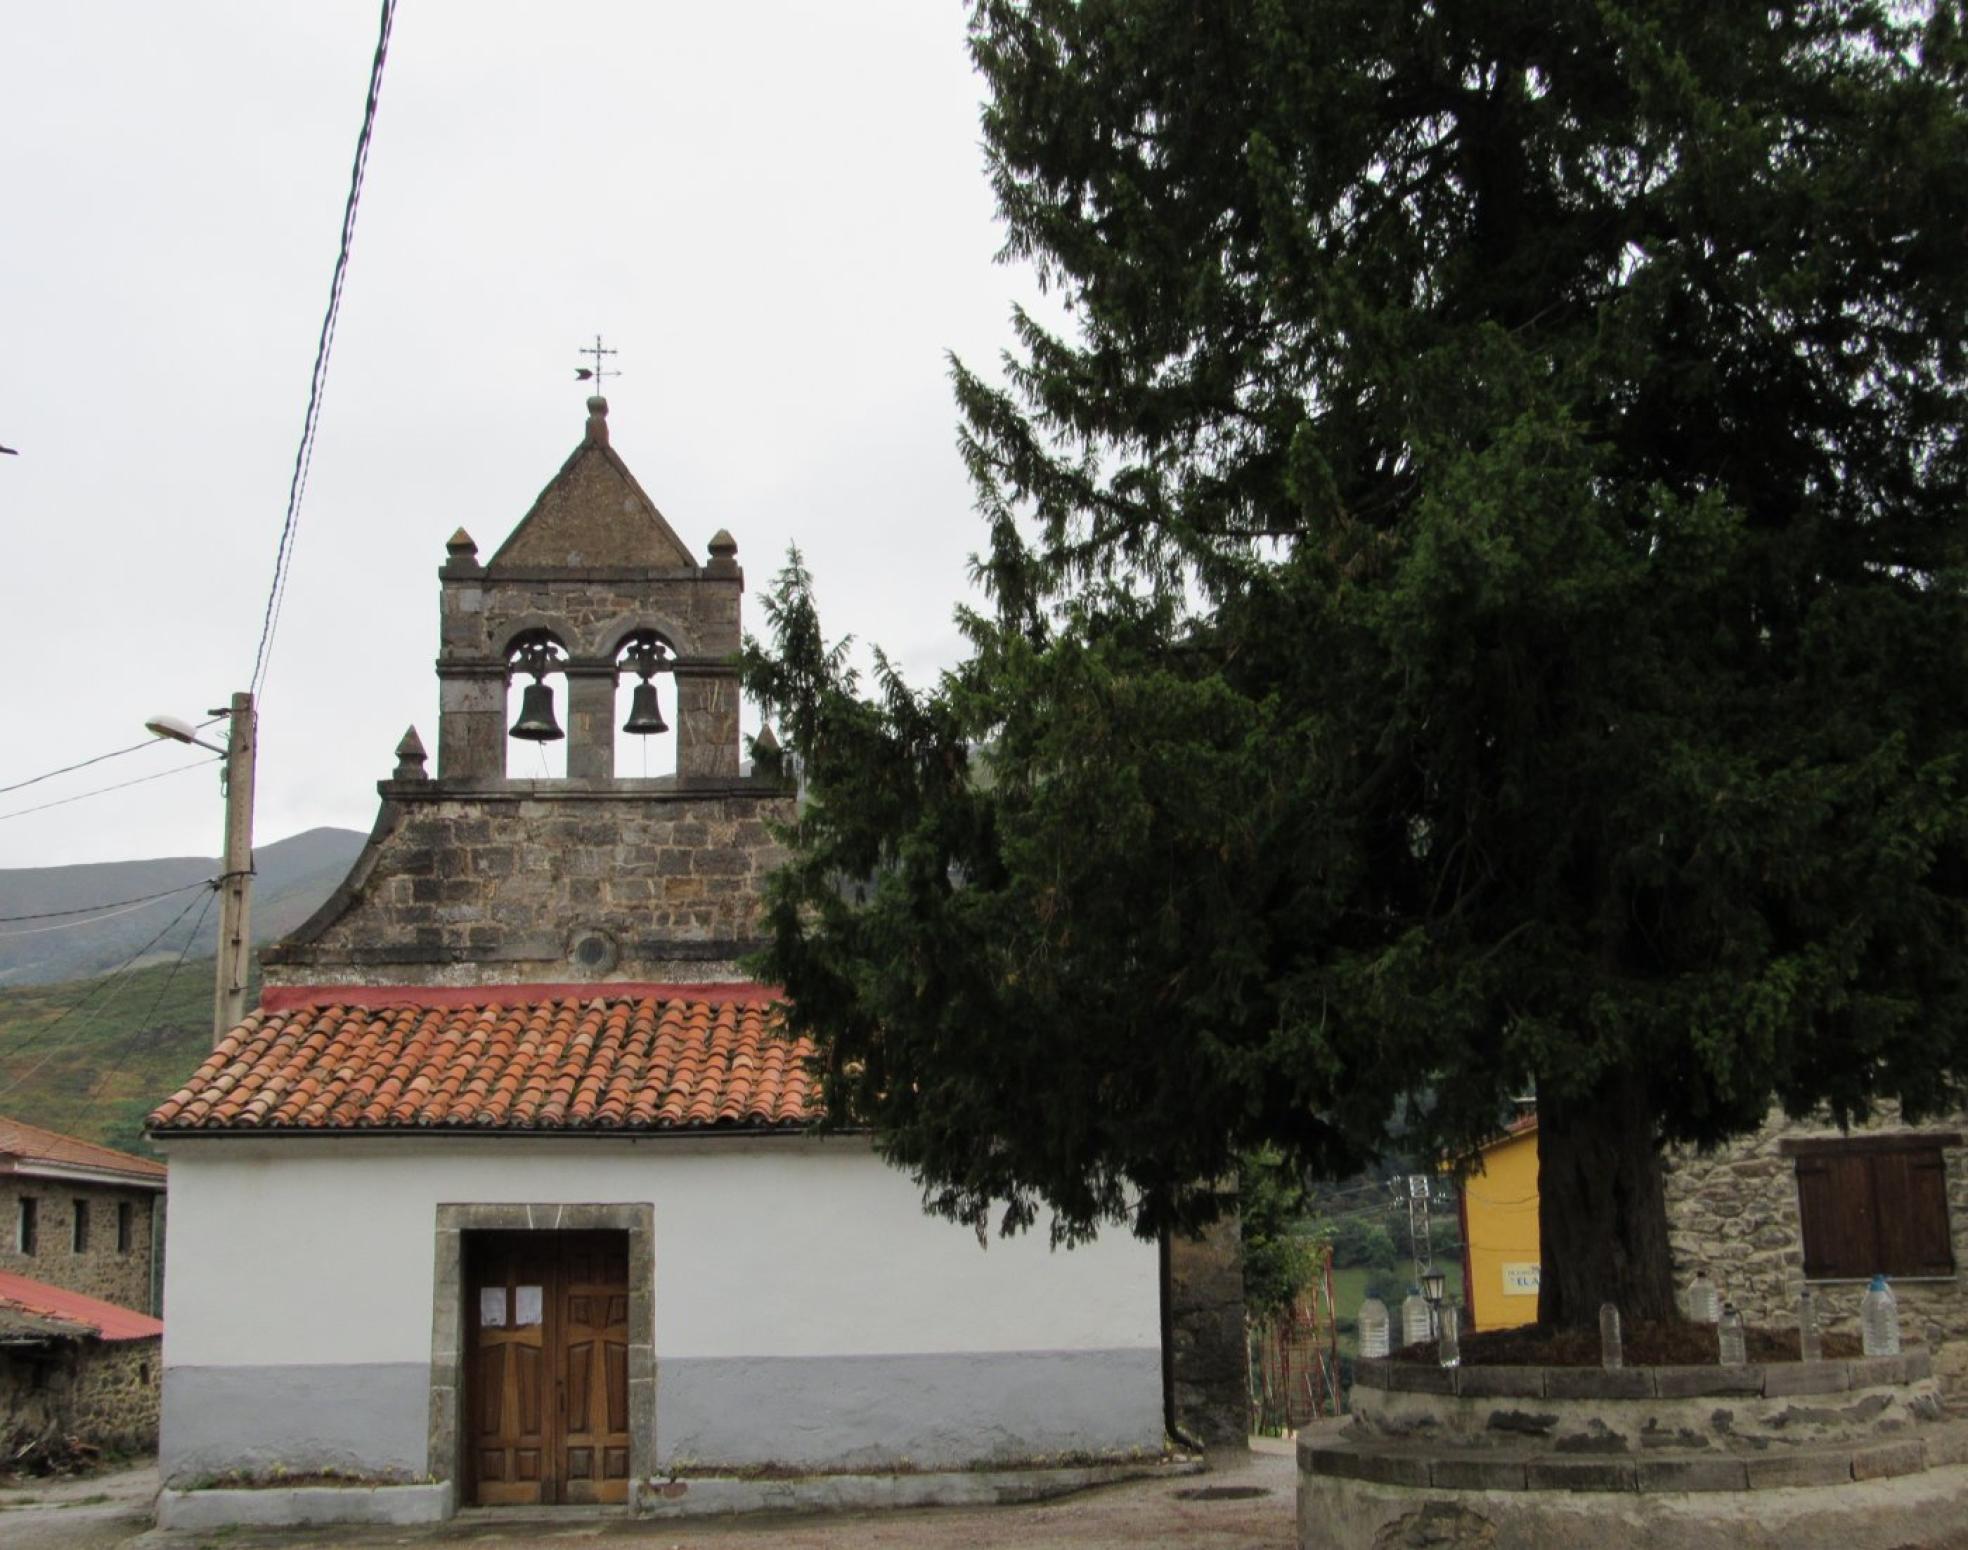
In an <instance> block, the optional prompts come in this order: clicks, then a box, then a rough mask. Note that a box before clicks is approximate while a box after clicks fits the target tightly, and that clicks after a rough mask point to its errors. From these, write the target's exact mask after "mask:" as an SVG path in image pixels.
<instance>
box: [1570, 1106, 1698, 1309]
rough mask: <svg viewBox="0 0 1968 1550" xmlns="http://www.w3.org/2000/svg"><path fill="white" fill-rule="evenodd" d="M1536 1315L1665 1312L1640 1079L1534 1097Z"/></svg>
mask: <svg viewBox="0 0 1968 1550" xmlns="http://www.w3.org/2000/svg"><path fill="white" fill-rule="evenodd" d="M1538 1237H1539V1240H1540V1255H1541V1261H1542V1264H1541V1269H1540V1271H1539V1278H1538V1322H1539V1323H1541V1324H1549V1325H1554V1326H1557V1327H1559V1328H1564V1329H1594V1328H1597V1327H1598V1322H1599V1305H1600V1304H1601V1303H1606V1302H1610V1303H1612V1304H1613V1306H1614V1307H1616V1308H1618V1309H1619V1311H1620V1317H1621V1319H1623V1320H1624V1321H1625V1322H1626V1323H1628V1324H1633V1323H1637V1322H1641V1321H1651V1320H1659V1319H1671V1318H1674V1317H1676V1316H1677V1310H1676V1308H1675V1304H1674V1270H1673V1264H1672V1262H1671V1260H1670V1259H1669V1256H1668V1248H1667V1201H1666V1197H1665V1195H1664V1194H1663V1192H1662V1187H1661V1160H1660V1146H1659V1142H1658V1140H1657V1139H1656V1134H1655V1128H1654V1116H1653V1110H1652V1107H1651V1106H1650V1105H1649V1104H1648V1102H1647V1092H1646V1083H1645V1082H1644V1081H1643V1080H1642V1079H1641V1078H1640V1077H1638V1076H1637V1075H1634V1074H1632V1073H1630V1072H1615V1073H1613V1074H1612V1075H1611V1076H1610V1077H1608V1078H1607V1079H1606V1080H1605V1082H1603V1083H1602V1084H1601V1085H1600V1087H1599V1088H1598V1089H1597V1090H1596V1091H1594V1092H1592V1093H1589V1094H1579V1095H1577V1096H1573V1097H1560V1096H1558V1095H1557V1094H1556V1093H1553V1094H1551V1096H1549V1097H1547V1096H1546V1094H1545V1093H1544V1092H1543V1091H1540V1093H1539V1095H1538Z"/></svg>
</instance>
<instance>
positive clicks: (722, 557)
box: [704, 528, 738, 576]
mask: <svg viewBox="0 0 1968 1550" xmlns="http://www.w3.org/2000/svg"><path fill="white" fill-rule="evenodd" d="M704 569H705V570H706V571H707V572H708V573H709V574H711V575H713V576H735V575H737V574H738V540H737V539H735V538H733V537H732V536H731V533H730V530H729V529H727V528H719V529H718V530H717V531H716V532H715V533H713V534H712V535H711V563H710V564H708V565H706V566H705V567H704Z"/></svg>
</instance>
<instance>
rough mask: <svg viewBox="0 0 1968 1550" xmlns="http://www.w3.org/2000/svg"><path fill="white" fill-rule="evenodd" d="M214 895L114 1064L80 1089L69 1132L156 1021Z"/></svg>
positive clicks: (207, 898) (212, 894)
mask: <svg viewBox="0 0 1968 1550" xmlns="http://www.w3.org/2000/svg"><path fill="white" fill-rule="evenodd" d="M218 894H219V891H218V889H216V888H214V889H213V890H212V891H211V892H210V893H208V894H206V895H205V904H204V907H203V908H201V909H200V910H199V912H198V918H197V919H196V920H194V921H193V922H192V923H191V930H190V931H189V932H187V933H186V935H185V939H184V946H183V947H181V948H179V949H178V958H177V962H175V963H173V964H172V965H171V972H170V973H169V974H167V975H165V976H164V983H163V984H162V985H160V986H159V987H158V990H157V994H156V995H155V996H153V997H152V998H151V1003H150V1010H149V1011H148V1012H146V1013H144V1015H143V1021H142V1022H140V1023H138V1024H137V1026H136V1027H135V1028H134V1029H132V1030H131V1032H130V1036H129V1037H128V1038H127V1039H125V1040H124V1041H123V1052H122V1053H121V1054H119V1055H118V1056H117V1057H116V1061H115V1063H114V1064H113V1065H111V1066H110V1068H109V1069H108V1070H107V1071H105V1072H103V1073H102V1075H100V1076H98V1077H97V1078H96V1080H95V1082H94V1083H93V1085H91V1086H89V1087H87V1088H85V1089H84V1091H83V1094H82V1101H81V1102H80V1103H79V1104H78V1105H77V1106H76V1108H75V1109H74V1111H73V1112H72V1113H71V1114H70V1116H69V1120H68V1128H69V1129H70V1131H73V1130H74V1129H75V1126H76V1123H77V1122H78V1121H79V1120H80V1119H81V1118H82V1116H83V1115H84V1114H86V1113H88V1111H89V1110H90V1109H91V1108H93V1107H94V1106H95V1102H96V1100H97V1098H98V1097H100V1096H101V1094H102V1090H103V1088H104V1087H105V1086H106V1085H107V1084H108V1082H109V1080H110V1078H111V1077H113V1076H115V1075H116V1074H117V1073H118V1072H119V1071H121V1070H122V1069H123V1067H124V1066H125V1065H127V1064H128V1063H129V1060H130V1056H131V1054H132V1053H133V1052H134V1051H135V1050H136V1047H137V1045H138V1044H140V1043H141V1042H142V1041H143V1036H144V1034H145V1033H146V1032H148V1031H149V1029H150V1025H151V1024H152V1023H154V1022H156V1021H157V1009H158V1008H159V1007H160V1006H162V1005H163V1004H164V998H165V997H166V996H167V995H169V994H170V993H171V984H172V982H173V981H174V980H176V979H177V977H178V970H180V969H182V968H183V967H184V961H185V959H186V958H187V957H189V956H190V955H191V948H192V944H193V943H194V942H196V941H197V940H198V933H199V932H200V931H202V930H204V929H205V916H206V914H207V913H208V912H209V911H210V910H211V908H212V901H213V900H214V899H216V898H217V897H218Z"/></svg>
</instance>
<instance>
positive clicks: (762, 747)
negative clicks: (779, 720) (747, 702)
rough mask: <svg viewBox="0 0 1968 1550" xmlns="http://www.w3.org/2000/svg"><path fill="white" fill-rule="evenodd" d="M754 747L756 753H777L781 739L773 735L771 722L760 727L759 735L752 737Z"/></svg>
mask: <svg viewBox="0 0 1968 1550" xmlns="http://www.w3.org/2000/svg"><path fill="white" fill-rule="evenodd" d="M752 749H753V751H754V752H756V753H777V752H778V751H779V739H778V738H776V737H774V736H773V735H772V727H771V725H770V723H768V724H767V725H765V726H762V727H760V728H759V735H758V736H757V737H755V738H753V739H752Z"/></svg>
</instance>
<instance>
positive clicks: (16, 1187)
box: [0, 1174, 156, 1313]
mask: <svg viewBox="0 0 1968 1550" xmlns="http://www.w3.org/2000/svg"><path fill="white" fill-rule="evenodd" d="M24 1195H25V1196H30V1197H32V1198H33V1199H34V1200H35V1201H36V1203H37V1209H36V1244H35V1251H34V1253H32V1254H23V1253H21V1252H20V1237H19V1233H20V1202H21V1197H22V1196H24ZM155 1198H156V1197H155V1194H154V1192H153V1191H151V1190H146V1189H118V1188H116V1187H115V1186H113V1185H105V1184H83V1183H77V1182H74V1181H71V1180H68V1179H35V1178H28V1177H25V1176H23V1175H21V1174H7V1175H4V1176H0V1270H8V1271H12V1272H13V1273H14V1274H16V1275H23V1276H27V1277H29V1278H30V1279H32V1280H35V1281H45V1282H46V1283H47V1284H48V1285H49V1286H59V1287H62V1288H64V1289H65V1290H67V1291H71V1292H83V1293H86V1294H87V1295H88V1296H90V1297H100V1298H101V1299H102V1300H103V1301H104V1302H113V1303H115V1304H116V1305H117V1306H118V1307H120V1308H134V1309H135V1310H136V1311H137V1312H139V1313H149V1312H150V1311H151V1302H150V1289H151V1278H150V1257H151V1256H150V1227H151V1219H150V1213H151V1202H152V1200H153V1199H155ZM78 1200H86V1201H87V1202H88V1203H89V1246H88V1247H87V1248H86V1249H85V1250H84V1251H83V1252H81V1253H79V1254H78V1253H76V1252H75V1250H74V1243H75V1202H76V1201H78ZM124 1203H127V1204H128V1205H129V1207H130V1247H129V1250H128V1251H127V1252H122V1251H119V1250H118V1249H117V1247H116V1208H117V1206H118V1205H120V1204H124Z"/></svg>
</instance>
